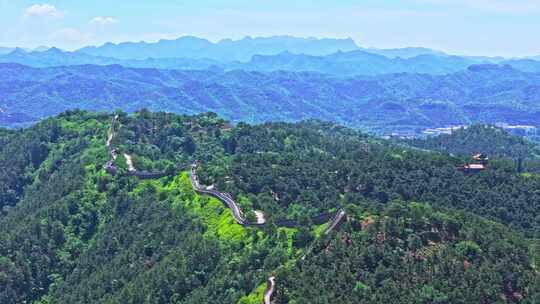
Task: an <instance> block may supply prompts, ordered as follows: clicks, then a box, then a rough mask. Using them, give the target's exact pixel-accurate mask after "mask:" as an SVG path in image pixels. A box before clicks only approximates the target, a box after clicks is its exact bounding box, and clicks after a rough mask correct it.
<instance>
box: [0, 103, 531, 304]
mask: <svg viewBox="0 0 540 304" xmlns="http://www.w3.org/2000/svg"><path fill="white" fill-rule="evenodd" d="M117 114H118V115H119V119H118V120H119V128H118V130H117V132H118V133H117V136H115V138H114V140H113V143H112V145H113V147H114V148H116V149H117V150H118V153H119V155H120V157H119V158H118V159H117V161H116V164H117V165H118V166H121V165H122V162H124V165H125V159H123V158H122V157H121V155H122V154H123V153H128V154H129V155H131V156H132V157H133V159H134V162H135V167H136V168H137V169H139V170H148V171H152V170H164V171H166V172H168V173H169V174H168V175H167V176H166V177H163V178H160V179H150V180H142V179H139V178H137V177H133V176H128V175H127V174H125V173H126V167H125V166H124V167H120V170H119V173H118V174H116V175H110V174H108V173H106V171H105V169H104V168H103V165H104V164H105V163H106V162H107V160H109V157H110V156H109V154H108V151H107V148H106V147H105V141H106V137H107V131H108V129H109V127H110V123H111V119H112V116H111V115H106V114H92V113H87V112H81V111H72V112H69V113H65V114H62V115H60V116H59V117H56V118H51V119H48V120H45V121H43V122H41V123H39V124H38V125H36V126H34V127H32V128H28V129H24V130H18V131H7V130H0V143H1V144H2V145H1V146H0V147H1V148H0V164H1V165H2V166H3V167H2V168H5V169H6V170H3V171H2V172H0V198H1V200H0V204H2V205H1V206H2V213H1V214H0V229H1V231H2V233H1V234H0V303H3V304H4V303H5V304H12V303H35V304H45V303H55V304H56V303H69V304H72V303H148V304H150V303H174V304H179V303H181V304H195V303H197V304H198V303H216V304H217V303H220V304H221V303H242V304H246V303H260V302H261V298H262V294H263V293H264V290H265V288H266V280H267V279H268V277H269V276H271V275H276V282H277V289H276V293H275V297H274V299H275V301H276V303H280V304H281V303H297V304H298V303H381V302H389V303H392V302H395V299H400V303H517V302H520V303H536V302H538V301H539V300H540V299H539V297H540V290H539V286H540V277H539V274H538V263H539V262H538V261H539V250H538V248H539V245H538V240H537V239H538V237H539V236H540V196H539V195H540V193H539V192H538V191H537V190H538V189H540V179H538V178H535V177H534V176H535V173H532V172H526V173H527V174H518V173H516V171H515V170H514V167H513V162H511V161H508V160H505V159H504V158H501V159H499V158H498V157H494V159H493V161H492V164H490V168H489V170H487V171H486V172H482V173H480V174H477V175H464V174H463V173H461V172H457V171H456V170H455V166H456V165H458V164H460V163H461V162H462V161H463V160H462V158H460V157H453V156H450V155H445V154H441V153H433V152H427V151H418V149H408V148H404V147H403V145H399V146H396V145H394V144H392V143H390V142H386V141H380V140H377V139H374V138H371V137H369V136H366V135H363V134H361V133H358V132H356V131H353V130H350V129H347V128H343V127H339V126H336V125H333V124H327V123H320V122H316V121H307V122H303V123H298V124H287V123H273V124H264V125H259V126H250V125H247V124H243V123H241V124H239V125H237V126H235V127H233V128H232V129H231V128H230V127H229V125H228V124H227V123H226V122H225V121H223V120H221V119H220V118H219V117H217V116H216V115H214V114H211V113H209V114H201V115H198V116H177V115H173V114H166V113H151V112H148V111H141V112H139V113H136V114H134V115H130V116H128V115H126V114H125V113H117ZM195 160H199V161H200V164H201V168H200V170H199V175H200V179H201V182H202V183H203V184H206V185H212V184H213V185H215V187H216V188H217V189H220V190H221V191H224V192H229V193H231V194H232V195H233V196H234V197H235V198H237V200H238V201H239V203H240V205H241V206H242V208H243V211H244V212H245V213H249V212H251V211H253V210H262V211H263V212H264V213H265V216H266V218H267V220H268V224H267V225H265V226H264V227H258V228H253V227H243V226H240V225H238V224H237V223H236V222H235V221H234V219H233V217H232V215H231V211H230V210H229V209H227V208H226V207H225V206H224V205H223V204H222V202H220V201H219V200H217V199H214V198H211V197H208V196H203V195H199V194H197V193H196V192H195V191H194V190H193V189H192V186H191V182H190V179H189V176H188V173H187V171H188V168H189V165H190V164H191V163H193V162H194V161H195ZM338 207H343V208H344V209H345V210H346V211H347V215H348V216H347V220H346V222H345V223H343V224H342V225H341V226H340V227H339V229H338V230H336V231H333V232H331V233H328V234H326V233H323V232H324V231H325V230H326V228H327V227H328V224H322V223H320V222H317V221H316V220H315V219H316V218H317V216H318V215H320V214H321V213H325V212H335V211H336V210H337V208H338ZM284 220H292V221H295V222H296V223H298V225H297V226H296V227H295V228H286V227H278V225H276V223H278V222H282V221H284Z"/></svg>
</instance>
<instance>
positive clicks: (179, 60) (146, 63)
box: [0, 48, 540, 77]
mask: <svg viewBox="0 0 540 304" xmlns="http://www.w3.org/2000/svg"><path fill="white" fill-rule="evenodd" d="M404 50H405V51H406V52H407V50H406V49H404ZM422 50H424V49H413V50H412V51H411V52H416V53H418V54H419V55H416V56H413V57H403V58H402V57H386V56H383V55H378V54H374V53H371V52H369V51H364V50H354V51H348V52H341V51H338V52H335V53H332V54H329V55H325V56H314V55H306V54H295V53H292V52H290V51H284V52H280V53H278V54H275V55H260V54H255V55H253V56H252V57H251V59H250V60H249V61H246V62H240V61H220V60H216V59H208V58H202V57H201V58H187V57H176V58H173V57H171V58H146V59H133V60H128V59H118V58H113V57H103V56H93V55H88V54H86V53H83V52H64V51H61V50H59V49H57V48H50V49H48V50H45V51H32V52H27V51H25V50H22V49H17V50H15V51H13V52H11V53H8V54H5V55H0V62H2V63H19V64H23V65H28V66H32V67H55V66H70V65H86V64H95V65H111V64H119V65H122V66H125V67H133V68H159V69H179V70H186V69H189V70H206V69H210V68H212V69H221V70H224V71H231V70H237V69H241V70H247V71H263V72H269V71H279V70H284V71H295V72H304V71H306V72H307V71H309V72H319V73H325V74H331V75H336V76H346V77H347V76H356V75H380V74H392V73H425V74H433V75H443V74H449V73H455V72H458V71H461V70H464V69H466V68H468V67H469V66H471V65H476V64H491V63H499V64H501V65H510V66H512V67H514V68H517V69H519V70H522V71H525V72H540V61H534V60H532V59H512V60H500V58H488V57H474V58H473V57H460V56H450V55H440V54H439V53H437V52H434V51H433V52H431V53H429V52H427V53H426V54H421V53H419V52H421V51H422ZM390 51H396V52H397V51H399V50H390ZM410 54H411V55H412V54H413V53H410ZM184 55H185V54H184ZM186 56H187V55H186Z"/></svg>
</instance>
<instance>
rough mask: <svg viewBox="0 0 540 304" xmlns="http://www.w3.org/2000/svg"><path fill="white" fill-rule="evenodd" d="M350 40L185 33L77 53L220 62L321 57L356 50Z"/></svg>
mask: <svg viewBox="0 0 540 304" xmlns="http://www.w3.org/2000/svg"><path fill="white" fill-rule="evenodd" d="M357 49H358V46H357V45H356V43H355V42H354V41H353V40H352V39H350V38H349V39H316V38H296V37H290V36H275V37H266V38H251V37H246V38H244V39H241V40H236V41H235V40H231V39H225V40H221V41H219V42H217V43H212V42H210V41H208V40H206V39H202V38H197V37H192V36H185V37H180V38H178V39H176V40H160V41H159V42H156V43H146V42H125V43H120V44H113V43H106V44H104V45H103V46H100V47H85V48H82V49H80V50H79V51H78V52H79V53H84V54H88V55H93V56H102V57H112V58H117V59H124V60H133V59H135V60H137V59H138V60H142V59H148V58H155V59H161V58H195V59H201V58H204V59H213V60H218V61H221V62H232V61H248V60H250V59H251V57H253V56H254V55H275V54H279V53H281V52H284V51H289V52H292V53H296V54H306V55H314V56H322V55H328V54H332V53H335V52H337V51H344V52H346V51H352V50H357Z"/></svg>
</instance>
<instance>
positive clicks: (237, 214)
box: [190, 164, 248, 225]
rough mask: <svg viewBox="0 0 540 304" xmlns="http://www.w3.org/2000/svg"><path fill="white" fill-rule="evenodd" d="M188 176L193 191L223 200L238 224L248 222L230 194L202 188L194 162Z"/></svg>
mask: <svg viewBox="0 0 540 304" xmlns="http://www.w3.org/2000/svg"><path fill="white" fill-rule="evenodd" d="M190 177H191V185H192V186H193V188H194V189H195V191H197V192H199V193H203V194H208V195H211V196H214V197H216V198H217V199H219V200H221V201H222V202H224V203H225V204H226V205H227V206H228V207H229V209H231V211H232V214H233V217H234V219H235V221H236V222H237V223H238V224H240V225H247V224H248V222H247V220H246V219H245V218H244V214H243V213H242V210H240V207H239V206H238V204H237V203H236V202H235V201H234V200H233V199H232V197H231V196H230V194H227V193H221V192H219V191H216V190H213V189H207V188H204V187H202V186H201V184H200V183H199V179H198V177H197V165H196V164H194V165H192V166H191V175H190Z"/></svg>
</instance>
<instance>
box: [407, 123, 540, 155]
mask: <svg viewBox="0 0 540 304" xmlns="http://www.w3.org/2000/svg"><path fill="white" fill-rule="evenodd" d="M405 142H406V143H407V144H410V145H412V146H415V147H418V148H422V149H428V150H435V151H442V152H448V153H453V154H456V155H468V156H470V155H473V154H477V153H484V154H487V155H489V156H495V157H508V158H535V157H538V156H539V153H540V152H539V150H538V146H536V145H535V144H534V143H531V142H529V141H527V140H526V139H524V138H523V137H520V136H515V135H512V134H510V133H508V132H506V131H505V130H503V129H501V128H497V127H494V126H490V125H473V126H470V127H466V128H460V129H457V130H454V131H453V132H452V133H451V134H441V135H438V136H431V137H428V138H425V139H421V138H418V139H411V140H405Z"/></svg>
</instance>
